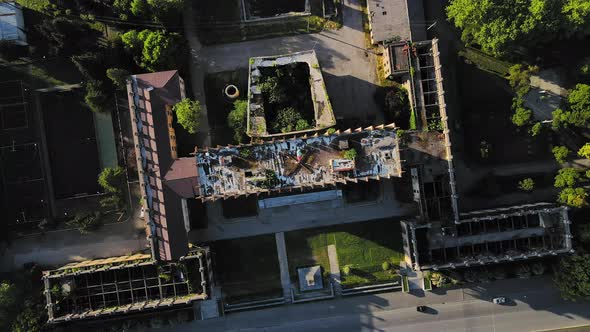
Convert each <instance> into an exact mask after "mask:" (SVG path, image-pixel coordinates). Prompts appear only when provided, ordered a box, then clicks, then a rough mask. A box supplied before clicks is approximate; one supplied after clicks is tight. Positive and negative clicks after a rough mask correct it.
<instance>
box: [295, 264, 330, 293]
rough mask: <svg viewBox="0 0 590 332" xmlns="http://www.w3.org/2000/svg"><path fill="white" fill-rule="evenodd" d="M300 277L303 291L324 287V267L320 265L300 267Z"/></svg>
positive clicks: (300, 285)
mask: <svg viewBox="0 0 590 332" xmlns="http://www.w3.org/2000/svg"><path fill="white" fill-rule="evenodd" d="M297 276H298V277H299V290H301V291H302V292H305V291H313V290H318V289H323V288H324V281H323V280H322V267H321V266H319V265H314V266H308V267H300V268H298V269H297Z"/></svg>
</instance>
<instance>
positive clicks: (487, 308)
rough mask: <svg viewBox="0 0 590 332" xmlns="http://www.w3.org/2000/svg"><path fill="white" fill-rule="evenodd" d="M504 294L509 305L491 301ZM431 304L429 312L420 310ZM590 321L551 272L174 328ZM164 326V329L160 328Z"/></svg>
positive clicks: (491, 326)
mask: <svg viewBox="0 0 590 332" xmlns="http://www.w3.org/2000/svg"><path fill="white" fill-rule="evenodd" d="M498 294H502V295H508V296H509V298H511V299H513V300H514V301H513V302H512V303H509V304H508V305H504V306H499V305H494V304H492V303H491V302H490V298H491V297H493V296H496V295H498ZM417 304H428V306H429V308H430V312H429V313H418V312H416V310H415V306H416V305H417ZM581 324H590V302H583V303H570V302H565V301H563V300H561V299H560V298H559V296H558V294H557V292H556V290H554V289H553V288H552V286H551V280H550V278H547V277H542V278H533V279H529V280H519V279H512V280H504V281H500V282H494V283H489V284H480V285H476V286H473V287H471V288H466V289H455V290H448V291H446V292H442V293H439V294H434V293H430V292H429V293H426V294H417V295H415V296H412V295H406V294H403V293H401V292H396V293H386V294H379V295H367V296H359V297H353V298H344V299H338V300H331V301H323V302H315V303H308V304H302V305H289V306H281V307H275V308H271V309H265V310H259V311H248V312H242V313H235V314H230V315H228V316H226V317H224V318H219V319H213V320H208V321H197V322H192V323H190V324H185V325H180V326H175V327H174V331H199V330H202V331H428V332H432V331H518V332H523V331H534V330H543V329H552V328H558V327H565V326H576V325H581ZM159 331H161V330H159Z"/></svg>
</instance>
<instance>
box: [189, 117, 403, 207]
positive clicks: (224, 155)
mask: <svg viewBox="0 0 590 332" xmlns="http://www.w3.org/2000/svg"><path fill="white" fill-rule="evenodd" d="M352 149H354V150H355V152H356V158H354V159H348V158H349V157H350V155H346V154H345V153H344V152H345V151H350V150H352ZM347 157H348V158H347ZM196 159H197V168H198V173H199V175H198V178H199V190H198V191H199V194H198V195H197V197H200V198H201V199H203V200H205V199H210V200H214V199H218V198H229V197H237V196H241V195H249V194H259V193H263V192H270V191H288V190H292V189H303V188H306V187H307V188H313V187H322V186H328V185H335V184H336V183H346V182H356V181H358V180H368V179H379V178H381V177H385V178H390V177H392V176H393V177H400V176H401V172H402V169H401V163H400V151H399V142H398V137H397V135H396V132H395V125H393V124H391V125H388V126H379V127H377V129H376V128H373V127H369V128H366V129H364V130H363V129H360V128H359V129H357V130H356V131H354V132H353V131H351V130H347V131H345V132H343V133H340V132H335V133H334V134H331V135H330V134H327V133H326V134H325V135H323V136H319V135H317V134H316V135H314V136H312V137H305V136H304V137H300V138H291V139H282V140H277V141H272V142H265V143H262V144H248V145H240V146H227V147H219V148H207V149H204V150H198V151H197V153H196Z"/></svg>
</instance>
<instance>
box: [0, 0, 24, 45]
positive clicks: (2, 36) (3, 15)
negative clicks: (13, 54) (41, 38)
mask: <svg viewBox="0 0 590 332" xmlns="http://www.w3.org/2000/svg"><path fill="white" fill-rule="evenodd" d="M0 41H9V42H14V43H15V44H18V45H27V35H26V34H25V20H24V18H23V11H22V8H21V6H20V5H19V4H17V3H16V2H14V1H6V2H0Z"/></svg>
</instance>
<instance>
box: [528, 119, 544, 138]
mask: <svg viewBox="0 0 590 332" xmlns="http://www.w3.org/2000/svg"><path fill="white" fill-rule="evenodd" d="M541 130H543V124H541V123H540V122H537V123H535V124H534V125H533V126H532V127H531V130H530V134H531V135H532V136H533V137H535V136H537V135H539V134H540V133H541Z"/></svg>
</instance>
